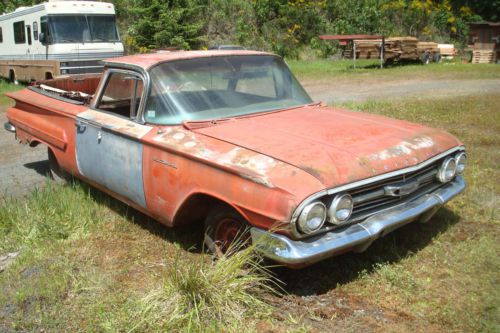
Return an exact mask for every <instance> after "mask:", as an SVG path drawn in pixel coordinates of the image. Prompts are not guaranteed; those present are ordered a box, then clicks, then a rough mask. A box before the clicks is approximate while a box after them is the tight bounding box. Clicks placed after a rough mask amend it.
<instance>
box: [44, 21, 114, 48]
mask: <svg viewBox="0 0 500 333" xmlns="http://www.w3.org/2000/svg"><path fill="white" fill-rule="evenodd" d="M49 27H50V33H51V34H50V35H51V36H52V43H93V42H118V41H119V38H118V32H117V30H116V20H115V16H114V15H57V16H50V17H49Z"/></svg>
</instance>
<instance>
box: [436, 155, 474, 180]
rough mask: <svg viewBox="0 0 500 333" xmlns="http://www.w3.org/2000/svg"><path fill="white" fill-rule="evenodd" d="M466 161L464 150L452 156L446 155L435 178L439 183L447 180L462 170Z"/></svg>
mask: <svg viewBox="0 0 500 333" xmlns="http://www.w3.org/2000/svg"><path fill="white" fill-rule="evenodd" d="M466 163H467V155H465V153H464V152H461V153H459V154H458V155H456V156H454V157H447V158H446V159H445V160H444V161H443V163H442V164H441V166H440V167H439V170H438V174H437V178H438V179H439V181H440V182H441V183H447V182H449V181H450V180H452V179H453V178H455V176H456V175H457V174H461V173H462V172H464V170H465V165H466Z"/></svg>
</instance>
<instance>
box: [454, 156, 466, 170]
mask: <svg viewBox="0 0 500 333" xmlns="http://www.w3.org/2000/svg"><path fill="white" fill-rule="evenodd" d="M455 160H456V161H457V174H461V173H462V172H464V170H465V165H466V164H467V155H466V154H465V153H460V154H458V155H457V156H456V157H455Z"/></svg>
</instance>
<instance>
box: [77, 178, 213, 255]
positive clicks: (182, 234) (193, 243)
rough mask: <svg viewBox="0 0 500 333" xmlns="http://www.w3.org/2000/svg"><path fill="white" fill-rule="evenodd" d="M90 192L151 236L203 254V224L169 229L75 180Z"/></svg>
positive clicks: (95, 198) (97, 200)
mask: <svg viewBox="0 0 500 333" xmlns="http://www.w3.org/2000/svg"><path fill="white" fill-rule="evenodd" d="M73 181H74V182H76V183H78V184H80V186H82V187H83V188H84V189H86V190H88V191H89V193H90V195H91V196H92V198H93V199H94V200H95V201H96V202H98V203H99V204H103V205H105V206H106V207H108V208H109V209H111V210H112V211H114V212H115V213H116V214H118V215H120V216H121V217H122V218H124V219H126V220H127V221H129V222H131V223H134V224H135V225H137V226H139V227H141V228H142V229H144V230H147V231H148V232H150V233H151V234H153V235H155V236H157V237H160V238H162V239H164V240H166V241H168V242H170V243H176V244H178V245H179V246H180V247H181V248H182V249H184V250H186V251H190V252H195V253H198V252H201V250H202V241H203V237H202V236H203V223H202V222H200V223H192V224H190V225H186V226H176V227H175V228H171V227H167V226H166V225H163V224H161V223H160V222H158V221H157V220H155V219H153V218H151V217H149V216H147V215H146V214H143V213H141V212H140V211H138V210H137V209H134V208H132V207H130V206H128V205H127V204H125V203H123V202H121V201H119V200H117V199H115V198H113V197H112V196H110V195H108V194H106V193H104V192H102V191H100V190H98V189H96V188H94V187H92V186H90V185H89V184H87V183H84V182H83V181H80V180H78V179H74V180H73Z"/></svg>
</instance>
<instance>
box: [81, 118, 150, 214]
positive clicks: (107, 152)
mask: <svg viewBox="0 0 500 333" xmlns="http://www.w3.org/2000/svg"><path fill="white" fill-rule="evenodd" d="M76 160H77V163H78V169H79V170H80V173H82V174H83V175H84V176H85V177H87V178H89V179H91V180H93V181H95V182H97V183H99V184H101V185H103V186H105V187H106V188H108V189H110V190H111V191H113V192H115V193H118V194H120V195H122V196H124V197H126V198H128V199H130V200H132V201H133V202H135V203H137V204H139V205H140V206H142V207H146V200H145V197H144V185H143V179H142V144H141V143H140V142H139V141H138V140H137V139H133V138H129V137H127V136H124V135H123V134H121V135H117V134H115V133H113V131H112V130H110V129H104V130H103V129H102V128H101V127H99V126H98V125H96V124H91V123H89V122H87V121H84V120H81V119H78V120H77V126H76Z"/></svg>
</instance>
